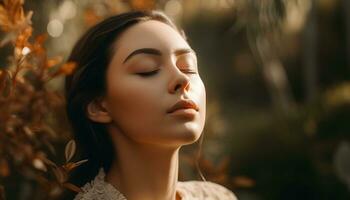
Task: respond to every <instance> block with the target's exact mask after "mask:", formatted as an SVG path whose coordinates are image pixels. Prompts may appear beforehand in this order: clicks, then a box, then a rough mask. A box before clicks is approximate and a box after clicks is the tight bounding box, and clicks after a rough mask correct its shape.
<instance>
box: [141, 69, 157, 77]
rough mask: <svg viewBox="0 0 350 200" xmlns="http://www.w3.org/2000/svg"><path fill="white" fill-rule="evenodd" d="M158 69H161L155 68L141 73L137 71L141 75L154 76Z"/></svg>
mask: <svg viewBox="0 0 350 200" xmlns="http://www.w3.org/2000/svg"><path fill="white" fill-rule="evenodd" d="M158 71H159V69H157V70H154V71H150V72H140V73H136V74H137V75H139V76H142V77H148V76H153V75H155V74H157V73H158Z"/></svg>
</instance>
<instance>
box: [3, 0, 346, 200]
mask: <svg viewBox="0 0 350 200" xmlns="http://www.w3.org/2000/svg"><path fill="white" fill-rule="evenodd" d="M13 1H15V0H13ZM0 2H1V5H5V4H6V2H7V3H8V2H11V1H6V0H3V1H0ZM17 2H22V1H18V0H17ZM22 3H24V4H23V6H24V11H25V12H26V13H27V12H29V11H30V10H32V11H33V15H32V17H31V21H32V27H33V29H32V33H31V35H32V37H35V36H38V35H40V34H42V33H44V34H46V42H45V43H43V48H45V52H46V53H45V55H46V56H47V57H55V56H59V57H60V59H62V60H64V59H65V58H66V57H67V56H68V55H69V52H70V50H71V48H72V46H73V45H74V43H75V41H76V40H77V39H78V38H79V36H80V35H81V34H82V33H83V32H84V31H85V30H86V29H87V28H88V27H90V26H92V25H93V24H95V23H97V22H98V21H100V20H102V19H104V18H106V17H108V16H110V15H114V14H118V13H122V12H126V11H129V10H135V9H158V10H162V11H164V12H165V13H166V14H167V15H169V16H170V17H171V18H172V19H173V20H174V21H175V22H176V23H177V24H178V25H179V26H180V27H182V28H183V29H184V31H185V33H186V34H187V37H188V42H189V43H190V45H191V46H192V48H193V49H194V50H195V51H196V52H197V55H198V62H199V69H200V73H201V77H202V79H203V81H204V83H205V85H206V88H207V99H208V103H207V115H208V116H207V123H206V127H205V130H204V140H203V144H202V146H200V145H199V144H194V145H191V146H188V147H185V148H183V151H182V155H181V161H182V164H181V166H180V179H181V180H191V179H199V172H198V170H197V167H196V166H197V163H196V160H198V159H197V158H198V154H197V152H198V149H200V148H201V150H202V154H201V157H200V158H199V161H198V164H199V167H200V169H201V171H202V173H203V175H204V177H205V178H206V179H207V180H210V181H213V182H217V183H220V184H222V185H224V186H226V187H227V188H229V189H231V190H232V191H233V192H234V193H235V194H236V195H237V197H238V198H239V199H240V200H279V199H284V200H285V199H287V200H288V199H290V200H292V199H293V200H295V199H300V200H301V199H318V200H319V199H337V200H338V199H339V200H342V199H350V1H348V0H259V1H256V0H129V1H128V0H84V1H83V0H50V1H38V0H32V1H26V2H22ZM19 4H21V3H19ZM1 12H5V10H1V9H0V22H1V20H3V18H1ZM10 34H11V32H10V31H8V30H5V29H3V30H2V32H1V34H0V39H1V40H2V45H1V49H0V67H2V68H3V69H5V68H11V67H13V64H11V63H13V62H10V61H9V60H11V59H9V58H11V56H12V55H13V52H14V51H13V49H16V48H14V47H13V45H12V46H11V45H10V44H5V43H6V41H5V42H4V40H5V39H6V38H7V39H8V38H9V37H10V36H9V35H10ZM36 41H38V39H36ZM16 45H17V44H16ZM23 49H24V48H22V49H21V52H22V54H26V52H25V51H24V50H23ZM31 50H32V49H31ZM0 69H1V68H0ZM53 69H54V68H53ZM2 74H4V73H2ZM26 80H27V79H26ZM62 80H63V78H62V77H55V79H54V80H52V81H49V82H47V83H45V88H47V89H46V90H47V91H55V92H56V93H58V96H60V95H59V94H60V93H61V94H62V87H63V82H62ZM34 82H35V81H34ZM0 83H1V78H0ZM5 88H6V87H5ZM38 88H41V87H34V89H30V90H31V91H32V90H33V91H34V92H35V90H39V89H38ZM0 89H1V87H0ZM33 91H32V92H33ZM40 94H42V93H40ZM45 95H46V96H45ZM47 95H48V94H46V93H44V95H42V96H40V95H39V97H38V95H37V96H36V101H37V100H42V99H43V98H44V99H46V100H47ZM49 96H50V95H49ZM51 96H52V95H51ZM17 98H20V99H22V100H23V98H24V97H22V96H20V95H19V96H17ZM14 99H15V100H11V101H8V102H7V103H6V104H5V103H4V101H1V105H0V106H1V107H0V111H1V113H0V116H1V115H2V116H5V115H6V114H5V111H4V110H6V109H9V107H11V106H9V105H10V103H11V102H12V103H13V102H16V103H18V101H21V102H22V103H21V104H22V107H21V109H28V108H29V107H30V108H31V110H29V111H28V112H33V111H35V109H34V108H36V107H35V106H34V107H33V104H32V103H33V102H32V101H29V100H28V101H22V100H18V99H17V100H16V97H14ZM48 101H51V100H48ZM11 105H12V104H11ZM39 105H41V104H39ZM62 105H63V104H55V105H54V108H52V109H51V107H48V110H47V111H49V112H50V113H52V112H54V114H50V116H51V117H49V118H45V123H46V125H47V124H49V125H48V127H49V128H50V131H46V132H50V133H51V136H52V135H53V136H52V137H51V136H50V137H46V136H45V137H44V138H46V140H47V141H46V142H47V143H48V144H46V143H45V142H44V143H45V145H46V146H45V145H41V143H42V141H43V140H42V138H43V136H42V135H45V134H46V133H44V132H43V133H41V134H42V135H41V136H40V139H33V137H37V136H30V138H31V139H30V140H31V142H29V143H27V140H26V141H22V143H21V145H24V144H25V145H24V146H25V147H26V148H27V149H29V150H30V152H33V153H32V154H28V155H27V154H25V155H22V154H23V152H21V151H15V150H16V148H17V150H18V149H19V148H20V149H22V151H25V150H23V148H22V147H23V146H18V147H16V148H15V147H11V148H10V150H8V152H7V151H6V148H7V147H6V145H10V144H5V143H2V144H0V155H1V157H0V177H1V178H0V185H2V187H0V193H1V191H2V192H3V193H5V195H3V197H2V198H5V196H6V199H23V200H24V199H45V198H46V199H47V198H52V199H53V198H54V196H55V195H56V194H57V193H59V191H60V190H59V189H57V187H54V186H52V187H50V188H49V187H48V188H49V189H48V188H43V187H41V186H40V185H42V184H43V183H48V182H50V181H49V180H50V178H51V179H52V180H53V179H54V177H56V178H57V177H58V176H57V173H55V172H54V175H52V172H50V170H47V169H46V167H45V166H47V165H50V164H49V162H48V161H47V160H45V158H50V159H51V160H53V161H55V163H63V162H64V161H63V160H64V159H63V157H64V156H63V154H64V153H63V152H64V145H65V144H66V142H67V141H68V140H69V138H70V132H69V127H68V125H67V122H66V120H65V119H64V118H65V117H64V114H62V113H61V112H62V108H63V107H62ZM28 106H29V107H28ZM60 106H61V107H60ZM6 111H7V115H8V116H12V117H14V116H15V115H17V113H21V112H23V110H16V111H9V110H6ZM43 113H45V112H44V111H43ZM45 114H47V112H46V113H45ZM19 116H20V115H19ZM10 118H11V117H9V118H6V119H10ZM27 118H28V116H27ZM27 118H23V119H27ZM0 119H1V117H0ZM2 119H3V120H2V121H0V134H5V132H6V131H7V132H8V131H9V130H10V129H6V127H8V126H10V125H9V124H10V122H9V121H8V120H7V121H6V120H4V119H5V118H4V117H3V118H2ZM11 119H12V118H11ZM31 123H32V122H31ZM11 126H12V124H11ZM13 126H14V125H13ZM18 126H24V127H27V128H24V129H23V130H24V133H25V134H27V135H28V130H30V129H31V127H30V126H27V125H26V121H25V120H24V122H23V120H22V121H21V125H18ZM1 127H2V128H3V129H1ZM28 127H29V128H28ZM48 127H46V128H48ZM33 129H34V128H33ZM15 130H17V129H15ZM45 130H46V129H45ZM11 131H12V132H11V134H10V136H6V137H7V138H10V139H9V140H11V141H12V139H11V137H12V138H13V137H19V136H18V135H17V136H16V131H14V130H13V129H11ZM21 131H22V129H21ZM22 132H23V131H22ZM33 132H35V131H33ZM29 133H30V131H29ZM30 134H31V133H30ZM30 134H29V135H30ZM18 140H19V139H18ZM32 140H33V141H34V142H33V141H32ZM3 141H5V140H4V139H3ZM13 143H14V144H17V143H16V142H13ZM11 144H12V143H11ZM44 146H45V147H44ZM14 149H15V150H14ZM50 149H51V150H50ZM55 152H56V153H55ZM19 154H21V156H22V157H23V159H17V155H19ZM22 157H21V158H22ZM14 158H15V159H14ZM38 171H39V172H38ZM23 172H26V173H23ZM50 173H51V175H50ZM38 174H39V175H40V176H43V177H46V178H45V180H44V179H40V178H37V176H38ZM47 174H49V175H47ZM49 185H50V186H51V184H49ZM53 185H55V184H53ZM44 189H45V191H46V193H45V192H42V191H43V190H44Z"/></svg>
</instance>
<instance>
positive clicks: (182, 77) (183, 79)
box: [168, 68, 190, 94]
mask: <svg viewBox="0 0 350 200" xmlns="http://www.w3.org/2000/svg"><path fill="white" fill-rule="evenodd" d="M172 71H173V72H174V73H173V74H174V75H173V78H172V79H171V81H170V82H169V87H168V91H169V93H170V94H175V93H177V92H180V93H184V92H186V91H188V90H189V89H190V78H189V77H188V76H187V75H186V74H185V73H183V72H181V71H180V70H179V69H177V68H176V70H172Z"/></svg>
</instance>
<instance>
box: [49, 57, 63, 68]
mask: <svg viewBox="0 0 350 200" xmlns="http://www.w3.org/2000/svg"><path fill="white" fill-rule="evenodd" d="M60 62H62V57H61V56H56V57H54V58H51V59H48V60H47V61H46V67H47V68H51V67H53V66H55V65H57V64H59V63H60Z"/></svg>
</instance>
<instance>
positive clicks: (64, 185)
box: [62, 183, 83, 193]
mask: <svg viewBox="0 0 350 200" xmlns="http://www.w3.org/2000/svg"><path fill="white" fill-rule="evenodd" d="M62 185H63V187H65V188H67V189H69V190H72V191H74V192H77V193H79V192H82V191H83V190H82V189H81V188H80V187H78V186H76V185H73V184H71V183H63V184H62Z"/></svg>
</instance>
